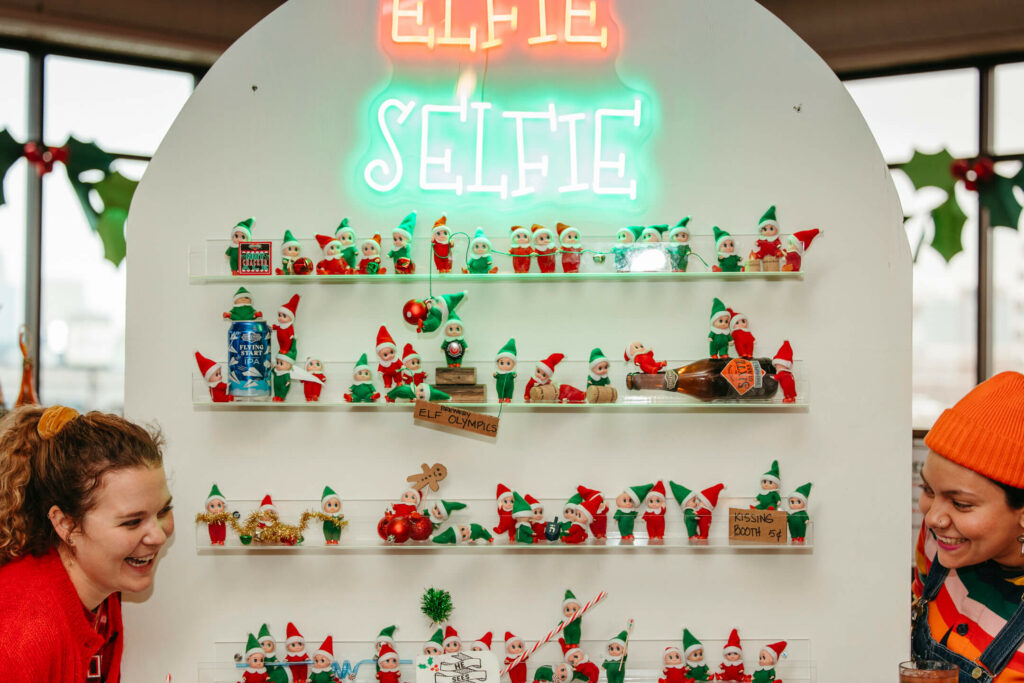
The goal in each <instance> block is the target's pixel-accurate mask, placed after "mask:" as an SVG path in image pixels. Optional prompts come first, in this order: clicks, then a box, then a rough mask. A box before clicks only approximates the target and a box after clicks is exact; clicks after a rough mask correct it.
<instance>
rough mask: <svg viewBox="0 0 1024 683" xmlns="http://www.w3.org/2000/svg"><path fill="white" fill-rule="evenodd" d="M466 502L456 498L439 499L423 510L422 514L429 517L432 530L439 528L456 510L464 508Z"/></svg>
mask: <svg viewBox="0 0 1024 683" xmlns="http://www.w3.org/2000/svg"><path fill="white" fill-rule="evenodd" d="M465 509H466V504H465V503H460V502H458V501H457V500H439V501H437V502H436V503H434V504H433V505H432V506H431V507H430V509H428V510H424V511H423V515H424V516H425V517H429V518H430V523H431V524H432V525H433V526H434V531H437V530H438V529H440V528H441V525H442V524H444V523H445V522H447V521H448V517H450V516H451V514H452V513H453V512H455V511H457V510H465Z"/></svg>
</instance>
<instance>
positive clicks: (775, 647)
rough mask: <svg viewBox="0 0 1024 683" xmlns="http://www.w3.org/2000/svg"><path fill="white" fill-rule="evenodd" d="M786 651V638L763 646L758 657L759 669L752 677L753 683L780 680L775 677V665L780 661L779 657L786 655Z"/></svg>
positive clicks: (769, 682) (772, 682) (768, 682)
mask: <svg viewBox="0 0 1024 683" xmlns="http://www.w3.org/2000/svg"><path fill="white" fill-rule="evenodd" d="M785 652H786V641H784V640H780V641H779V642H777V643H771V644H770V645H765V646H764V647H763V648H761V652H760V654H759V655H758V658H757V669H756V670H755V671H754V674H753V676H752V677H751V679H750V680H751V683H775V682H776V681H777V680H778V679H777V678H776V677H775V665H776V664H778V663H779V659H781V658H782V657H784V656H785Z"/></svg>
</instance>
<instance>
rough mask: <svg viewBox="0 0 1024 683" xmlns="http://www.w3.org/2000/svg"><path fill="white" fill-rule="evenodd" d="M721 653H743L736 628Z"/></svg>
mask: <svg viewBox="0 0 1024 683" xmlns="http://www.w3.org/2000/svg"><path fill="white" fill-rule="evenodd" d="M772 208H774V207H772ZM722 654H723V655H728V654H734V655H741V654H743V646H742V645H740V634H739V631H737V630H736V629H733V630H732V632H730V633H729V640H727V641H725V647H723V648H722Z"/></svg>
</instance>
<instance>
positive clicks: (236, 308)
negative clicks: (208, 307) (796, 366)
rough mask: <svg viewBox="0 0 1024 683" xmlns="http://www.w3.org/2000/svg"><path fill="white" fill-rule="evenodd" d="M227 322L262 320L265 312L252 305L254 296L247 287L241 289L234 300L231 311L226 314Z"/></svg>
mask: <svg viewBox="0 0 1024 683" xmlns="http://www.w3.org/2000/svg"><path fill="white" fill-rule="evenodd" d="M223 317H224V319H225V320H231V321H235V320H262V319H263V311H257V310H256V309H255V308H254V307H253V305H252V294H250V293H249V290H248V289H246V288H245V287H239V288H238V291H237V292H235V296H234V298H233V299H232V303H231V310H230V311H228V312H227V313H225V314H224V316H223Z"/></svg>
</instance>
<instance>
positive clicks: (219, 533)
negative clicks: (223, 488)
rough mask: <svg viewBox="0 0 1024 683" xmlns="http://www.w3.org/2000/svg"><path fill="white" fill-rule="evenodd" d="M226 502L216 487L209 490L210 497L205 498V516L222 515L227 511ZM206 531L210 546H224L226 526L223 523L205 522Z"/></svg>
mask: <svg viewBox="0 0 1024 683" xmlns="http://www.w3.org/2000/svg"><path fill="white" fill-rule="evenodd" d="M227 506H228V502H227V499H225V498H224V494H222V493H221V492H220V489H219V488H217V485H216V484H214V485H213V487H211V488H210V495H208V496H206V514H208V515H222V514H224V513H225V511H226V510H227ZM206 531H207V533H208V534H210V545H224V540H225V539H226V538H227V533H228V532H227V524H226V523H225V522H207V523H206Z"/></svg>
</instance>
